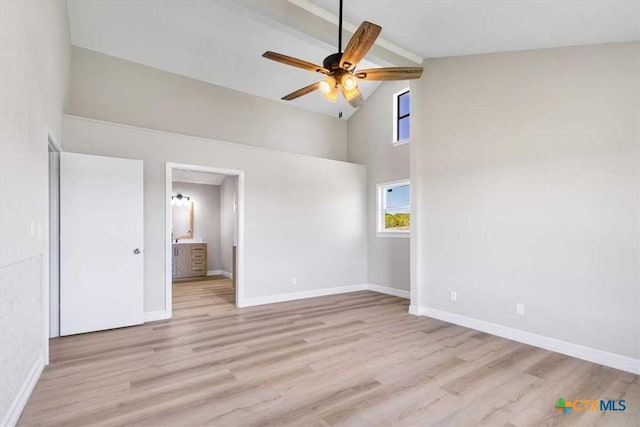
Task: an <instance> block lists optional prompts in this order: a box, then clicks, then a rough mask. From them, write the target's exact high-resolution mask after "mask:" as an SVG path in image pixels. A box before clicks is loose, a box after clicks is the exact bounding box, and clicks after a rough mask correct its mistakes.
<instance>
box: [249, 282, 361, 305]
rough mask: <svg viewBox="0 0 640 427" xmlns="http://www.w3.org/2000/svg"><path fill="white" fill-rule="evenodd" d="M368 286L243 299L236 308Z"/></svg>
mask: <svg viewBox="0 0 640 427" xmlns="http://www.w3.org/2000/svg"><path fill="white" fill-rule="evenodd" d="M367 289H368V286H367V285H366V284H363V285H350V286H336V287H334V288H325V289H315V290H312V291H301V292H291V293H287V294H278V295H268V296H264V297H253V298H243V299H242V301H239V304H238V307H251V306H254V305H263V304H273V303H276V302H284V301H293V300H297V299H305V298H314V297H322V296H325V295H336V294H345V293H348V292H357V291H366V290H367Z"/></svg>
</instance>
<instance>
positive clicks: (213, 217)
mask: <svg viewBox="0 0 640 427" xmlns="http://www.w3.org/2000/svg"><path fill="white" fill-rule="evenodd" d="M173 194H174V195H176V194H182V195H185V196H189V197H190V200H193V237H194V239H202V241H204V242H205V243H206V244H207V270H209V271H211V270H220V268H221V266H222V255H221V253H220V209H221V206H220V186H219V185H209V184H192V183H187V182H175V181H174V182H173Z"/></svg>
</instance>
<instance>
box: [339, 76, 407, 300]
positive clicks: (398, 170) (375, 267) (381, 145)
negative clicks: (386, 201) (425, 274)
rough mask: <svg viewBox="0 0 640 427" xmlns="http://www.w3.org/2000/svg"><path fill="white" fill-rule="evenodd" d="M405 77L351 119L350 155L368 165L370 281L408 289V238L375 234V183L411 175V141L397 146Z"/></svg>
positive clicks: (381, 91) (381, 90)
mask: <svg viewBox="0 0 640 427" xmlns="http://www.w3.org/2000/svg"><path fill="white" fill-rule="evenodd" d="M408 86H409V83H408V82H406V81H398V82H386V83H383V84H382V85H381V86H380V87H379V88H378V89H377V90H376V92H375V93H374V94H373V95H372V96H371V97H369V99H367V103H366V104H365V105H364V106H363V107H360V108H359V109H358V111H357V112H356V113H355V114H354V115H353V116H352V117H351V118H350V119H349V125H348V135H349V137H348V139H349V144H348V150H347V152H348V159H349V161H351V162H355V163H360V164H364V165H367V239H368V249H367V253H368V275H367V277H368V278H367V280H368V283H370V284H373V285H378V286H385V287H390V288H395V289H400V290H403V291H409V283H410V278H409V272H410V269H409V239H406V238H392V237H378V236H377V235H376V209H377V206H376V205H377V196H376V185H377V184H380V183H383V182H389V181H397V180H400V179H408V178H409V149H410V145H409V144H404V145H400V146H397V147H394V146H393V145H392V142H393V120H394V114H393V96H394V94H395V93H397V92H399V91H400V90H402V89H405V88H407V87H408Z"/></svg>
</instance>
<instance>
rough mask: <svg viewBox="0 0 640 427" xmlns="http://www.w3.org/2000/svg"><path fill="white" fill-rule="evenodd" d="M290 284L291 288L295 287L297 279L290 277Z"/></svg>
mask: <svg viewBox="0 0 640 427" xmlns="http://www.w3.org/2000/svg"><path fill="white" fill-rule="evenodd" d="M291 284H292V285H293V286H295V285H297V284H298V278H297V277H292V278H291Z"/></svg>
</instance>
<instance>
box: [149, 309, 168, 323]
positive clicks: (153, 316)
mask: <svg viewBox="0 0 640 427" xmlns="http://www.w3.org/2000/svg"><path fill="white" fill-rule="evenodd" d="M169 318H171V316H167V312H166V311H165V310H158V311H146V312H145V313H144V323H147V322H155V321H158V320H165V319H169Z"/></svg>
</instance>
